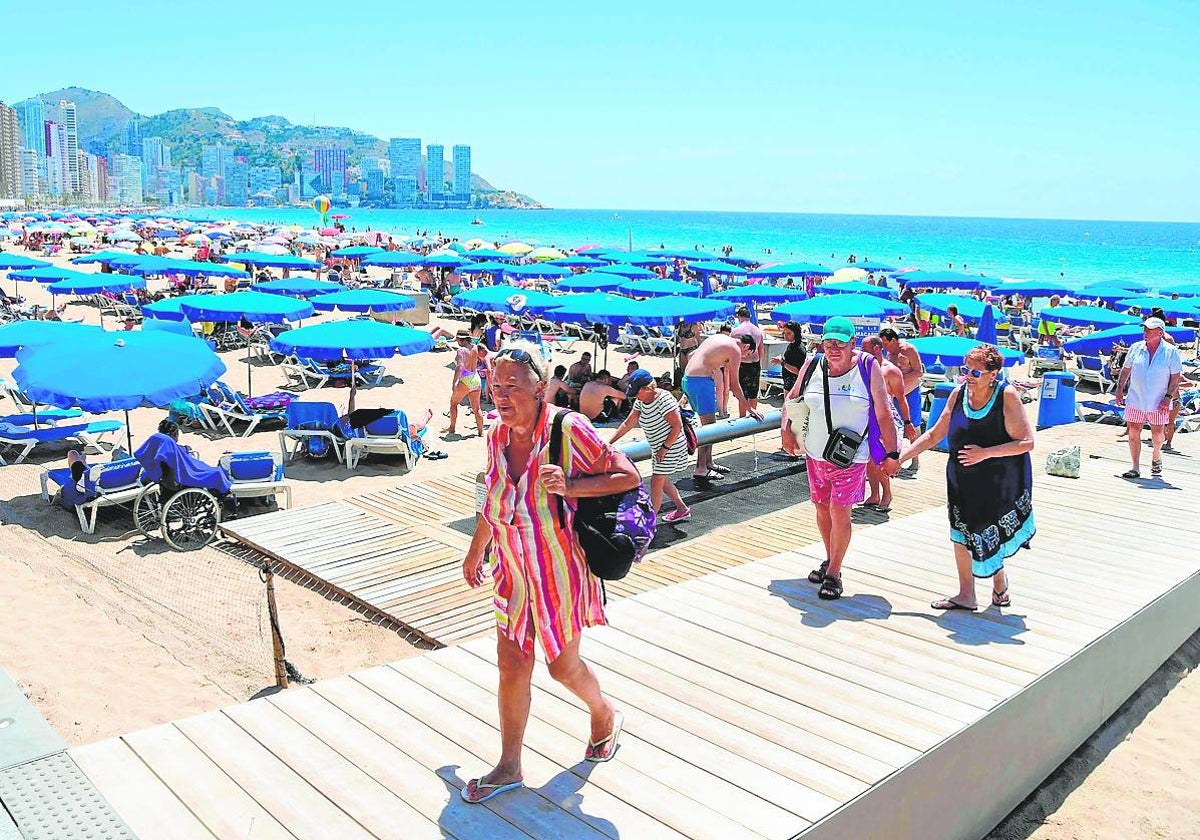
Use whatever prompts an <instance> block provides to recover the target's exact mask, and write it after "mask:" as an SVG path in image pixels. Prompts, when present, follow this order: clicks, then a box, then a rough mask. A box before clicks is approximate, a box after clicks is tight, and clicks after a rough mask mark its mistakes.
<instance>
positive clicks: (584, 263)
mask: <svg viewBox="0 0 1200 840" xmlns="http://www.w3.org/2000/svg"><path fill="white" fill-rule="evenodd" d="M546 265H557V266H561V267H563V268H598V267H599V266H602V265H608V263H606V262H605V261H604V260H598V259H596V258H595V257H563V258H562V259H557V260H549V261H548V262H547V263H546Z"/></svg>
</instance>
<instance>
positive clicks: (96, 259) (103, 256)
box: [71, 250, 140, 265]
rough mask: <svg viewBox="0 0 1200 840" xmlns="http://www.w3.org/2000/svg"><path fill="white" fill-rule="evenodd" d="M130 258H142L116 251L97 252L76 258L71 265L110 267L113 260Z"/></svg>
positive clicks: (126, 252)
mask: <svg viewBox="0 0 1200 840" xmlns="http://www.w3.org/2000/svg"><path fill="white" fill-rule="evenodd" d="M129 256H140V255H133V254H130V253H129V252H128V251H114V250H108V251H97V252H96V253H94V254H84V255H83V256H81V257H75V259H73V260H71V264H72V265H92V264H93V263H99V264H100V265H108V264H109V263H111V262H112V261H113V260H119V259H122V258H124V257H129Z"/></svg>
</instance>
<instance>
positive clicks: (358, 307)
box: [309, 289, 417, 314]
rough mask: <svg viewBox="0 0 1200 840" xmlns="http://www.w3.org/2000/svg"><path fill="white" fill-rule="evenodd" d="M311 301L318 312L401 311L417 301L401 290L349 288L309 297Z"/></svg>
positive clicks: (369, 312)
mask: <svg viewBox="0 0 1200 840" xmlns="http://www.w3.org/2000/svg"><path fill="white" fill-rule="evenodd" d="M309 303H311V304H312V305H313V309H316V310H317V311H318V312H333V311H334V310H341V311H342V312H359V313H367V314H371V313H375V312H399V311H400V310H402V309H412V308H413V307H415V306H416V305H417V302H416V301H415V300H413V299H412V298H410V297H409V296H408V295H404V294H400V293H399V292H389V291H385V290H383V289H347V290H346V291H344V292H333V293H332V294H328V295H317V296H316V297H313V298H309Z"/></svg>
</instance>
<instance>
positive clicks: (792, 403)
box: [783, 353, 823, 440]
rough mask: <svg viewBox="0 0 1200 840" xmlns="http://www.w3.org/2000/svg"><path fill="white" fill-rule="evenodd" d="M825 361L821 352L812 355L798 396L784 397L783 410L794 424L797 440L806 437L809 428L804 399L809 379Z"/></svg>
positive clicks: (806, 404)
mask: <svg viewBox="0 0 1200 840" xmlns="http://www.w3.org/2000/svg"><path fill="white" fill-rule="evenodd" d="M822 361H823V359H822V356H821V354H820V353H817V354H815V355H814V356H813V357H812V362H811V363H810V364H809V366H808V369H807V370H805V371H804V378H803V379H801V380H800V390H799V391H797V397H796V399H794V400H789V399H786V398H785V399H784V401H783V411H784V414H786V415H787V418H788V421H789V422H790V423H791V424H792V434H793V435H795V436H796V440H800V439H802V438H803V437H804V433H805V431H806V430H807V429H808V403H806V402H805V401H804V389H805V388H807V387H808V383H809V380H811V379H812V375H813V373H814V372H815V371H816V369H817V365H819V364H821V362H822Z"/></svg>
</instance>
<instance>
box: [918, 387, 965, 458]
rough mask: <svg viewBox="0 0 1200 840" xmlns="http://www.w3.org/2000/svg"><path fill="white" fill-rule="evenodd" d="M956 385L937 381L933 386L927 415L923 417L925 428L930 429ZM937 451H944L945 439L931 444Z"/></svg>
mask: <svg viewBox="0 0 1200 840" xmlns="http://www.w3.org/2000/svg"><path fill="white" fill-rule="evenodd" d="M957 387H958V386H957V385H956V384H955V383H953V382H939V383H938V384H936V385H934V386H933V401H932V402H930V403H929V417H927V418H926V419H925V428H926V429H932V428H933V427H934V424H936V423H937V421H938V418H939V417H941V416H942V412H943V411H945V410H946V401H947V400H948V399H950V395H951V394H953V393H954V389H955V388H957ZM933 448H934V449H936V450H937V451H939V452H945V451H946V439H945V438H942V439H941V440H939V441H938V442H937V443H935V444H934V445H933Z"/></svg>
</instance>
